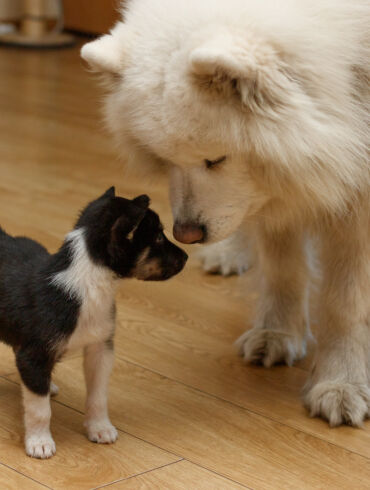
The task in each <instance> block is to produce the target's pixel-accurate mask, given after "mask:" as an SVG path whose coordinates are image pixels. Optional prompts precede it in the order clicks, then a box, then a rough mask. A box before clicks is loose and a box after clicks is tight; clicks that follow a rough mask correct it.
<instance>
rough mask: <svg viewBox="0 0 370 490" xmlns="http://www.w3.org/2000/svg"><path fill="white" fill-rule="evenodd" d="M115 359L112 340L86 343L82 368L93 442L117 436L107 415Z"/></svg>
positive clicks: (87, 419)
mask: <svg viewBox="0 0 370 490" xmlns="http://www.w3.org/2000/svg"><path fill="white" fill-rule="evenodd" d="M113 360H114V353H113V343H112V341H107V342H101V343H98V344H93V345H89V346H87V347H85V350H84V371H85V379H86V388H87V399H86V420H85V427H86V430H87V436H88V438H89V439H90V441H92V442H99V443H105V444H110V443H112V442H115V440H116V439H117V437H118V434H117V430H116V428H115V427H114V426H113V425H112V424H111V422H110V420H109V416H108V403H107V395H108V393H107V392H108V382H109V376H110V373H111V370H112V366H113Z"/></svg>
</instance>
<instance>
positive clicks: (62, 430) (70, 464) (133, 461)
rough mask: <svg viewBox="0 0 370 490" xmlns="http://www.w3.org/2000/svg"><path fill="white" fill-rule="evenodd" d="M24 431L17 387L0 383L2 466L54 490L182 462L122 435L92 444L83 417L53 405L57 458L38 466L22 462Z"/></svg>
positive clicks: (26, 459) (37, 462) (99, 482)
mask: <svg viewBox="0 0 370 490" xmlns="http://www.w3.org/2000/svg"><path fill="white" fill-rule="evenodd" d="M22 425H23V424H22V410H21V396H20V390H19V386H17V385H16V384H14V383H10V382H9V381H5V380H4V379H0V461H1V462H2V463H5V464H6V465H7V466H9V467H11V468H13V469H15V470H17V471H19V472H22V474H24V475H26V476H30V477H31V478H33V479H34V480H37V481H38V482H41V483H43V484H44V485H47V486H49V487H51V488H54V489H66V488H68V489H76V490H77V489H78V490H80V489H88V488H93V487H95V486H99V485H102V484H104V483H108V482H112V481H116V480H119V479H122V478H127V477H130V476H132V475H135V474H138V473H142V472H143V471H148V470H150V469H153V468H157V467H159V466H162V465H164V464H168V463H171V462H174V461H178V460H179V459H180V458H179V457H177V456H174V455H171V454H168V453H166V452H165V451H162V450H160V449H158V448H156V447H153V446H152V445H150V444H147V443H145V442H143V441H140V440H138V439H136V438H134V437H131V436H130V435H128V434H125V433H123V432H120V433H119V436H118V440H117V442H116V443H115V444H112V445H105V444H94V443H92V442H90V441H89V440H88V439H87V438H86V436H85V432H84V430H83V417H82V415H81V414H79V413H77V412H76V411H74V410H71V409H70V408H67V407H65V406H63V405H61V404H60V403H56V402H54V401H53V402H52V423H51V427H52V433H53V437H54V440H55V443H56V445H57V454H56V456H54V457H53V458H51V459H50V460H44V461H40V460H36V459H32V458H29V457H28V456H26V454H25V452H24V449H23V427H22ZM1 470H2V467H1V466H0V473H1Z"/></svg>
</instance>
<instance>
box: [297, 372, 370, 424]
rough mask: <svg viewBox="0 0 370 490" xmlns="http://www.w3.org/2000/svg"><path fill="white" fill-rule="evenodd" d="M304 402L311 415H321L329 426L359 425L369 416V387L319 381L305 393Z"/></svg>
mask: <svg viewBox="0 0 370 490" xmlns="http://www.w3.org/2000/svg"><path fill="white" fill-rule="evenodd" d="M304 404H305V406H306V408H307V410H308V411H309V413H310V416H311V417H322V418H324V419H325V420H327V421H328V422H329V425H330V426H331V427H336V426H338V425H341V424H348V425H353V426H354V427H360V426H361V425H362V423H363V421H364V420H365V419H366V418H367V417H370V389H369V387H368V386H366V385H364V384H352V383H340V382H335V381H325V382H319V383H317V384H316V385H314V386H313V387H312V388H311V389H310V390H309V391H308V392H307V393H306V395H305V397H304Z"/></svg>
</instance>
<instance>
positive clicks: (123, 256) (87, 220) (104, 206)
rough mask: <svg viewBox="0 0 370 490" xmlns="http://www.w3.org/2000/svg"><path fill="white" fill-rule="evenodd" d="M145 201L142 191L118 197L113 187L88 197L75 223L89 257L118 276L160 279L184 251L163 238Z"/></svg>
mask: <svg viewBox="0 0 370 490" xmlns="http://www.w3.org/2000/svg"><path fill="white" fill-rule="evenodd" d="M149 203H150V200H149V197H148V196H146V195H142V196H138V197H136V198H135V199H132V200H130V199H125V198H123V197H118V196H116V195H115V189H114V187H111V188H110V189H108V190H107V191H106V192H105V193H104V194H103V195H102V196H100V197H99V198H98V199H96V200H95V201H92V202H91V203H90V204H89V205H88V206H87V207H86V208H85V209H84V210H83V211H82V213H81V216H80V218H79V220H78V221H77V224H76V228H81V227H83V228H84V230H85V239H86V247H87V250H88V252H89V254H90V257H91V259H92V260H93V261H95V262H97V263H99V264H102V265H105V266H107V267H109V268H110V269H111V270H112V271H113V272H115V273H116V274H117V275H118V276H119V277H135V278H137V279H141V280H144V281H163V280H166V279H169V278H170V277H172V276H174V275H175V274H178V273H179V272H180V271H181V270H182V269H183V267H184V265H185V263H186V260H187V254H186V253H185V252H184V251H183V250H181V249H180V248H179V247H177V246H176V245H174V244H173V243H171V242H170V241H169V240H168V239H167V238H166V236H165V234H164V232H163V226H162V224H161V222H160V220H159V217H158V215H157V214H156V213H155V212H154V211H152V210H151V209H149Z"/></svg>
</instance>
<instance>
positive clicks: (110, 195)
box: [101, 185, 116, 197]
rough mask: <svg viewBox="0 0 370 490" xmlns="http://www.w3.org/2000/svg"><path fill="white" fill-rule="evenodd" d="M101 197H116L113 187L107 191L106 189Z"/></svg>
mask: <svg viewBox="0 0 370 490" xmlns="http://www.w3.org/2000/svg"><path fill="white" fill-rule="evenodd" d="M101 197H116V189H115V187H114V185H112V187H109V189H107V190H106V191H105V192H104V194H103V195H102V196H101Z"/></svg>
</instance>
